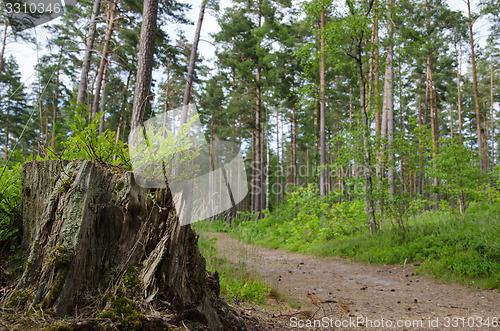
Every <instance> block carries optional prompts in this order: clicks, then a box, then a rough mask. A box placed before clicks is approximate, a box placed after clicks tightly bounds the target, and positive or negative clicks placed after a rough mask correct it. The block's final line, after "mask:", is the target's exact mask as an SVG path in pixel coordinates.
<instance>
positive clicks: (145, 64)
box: [130, 0, 159, 129]
mask: <svg viewBox="0 0 500 331" xmlns="http://www.w3.org/2000/svg"><path fill="white" fill-rule="evenodd" d="M158 1H159V0H144V6H143V12H142V17H143V19H142V26H141V36H140V42H139V57H138V59H137V78H136V84H135V93H134V105H133V108H132V121H131V124H130V128H131V129H134V128H135V127H137V126H141V125H142V124H143V122H144V114H145V113H146V111H145V110H146V109H147V105H148V104H149V100H148V98H149V97H150V88H151V79H152V72H153V59H154V48H155V39H156V21H157V17H158Z"/></svg>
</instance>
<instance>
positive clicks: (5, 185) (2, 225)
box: [0, 163, 21, 253]
mask: <svg viewBox="0 0 500 331" xmlns="http://www.w3.org/2000/svg"><path fill="white" fill-rule="evenodd" d="M0 172H3V174H2V176H1V177H0V253H5V252H6V251H7V250H11V251H12V250H14V248H15V242H16V238H17V234H18V231H19V229H18V226H19V222H20V217H21V210H20V205H21V203H20V187H21V176H20V173H21V164H20V163H17V164H14V165H13V166H10V167H7V166H2V167H1V168H0Z"/></svg>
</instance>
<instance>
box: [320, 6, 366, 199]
mask: <svg viewBox="0 0 500 331" xmlns="http://www.w3.org/2000/svg"><path fill="white" fill-rule="evenodd" d="M320 15H321V23H320V32H319V33H320V42H319V52H320V60H319V84H320V90H321V96H320V98H321V99H320V111H319V135H320V139H319V140H320V142H319V144H320V151H319V153H320V161H319V166H320V169H321V170H320V175H319V192H320V195H322V196H323V195H326V193H327V190H326V185H327V183H326V169H325V167H326V132H325V125H326V81H325V76H326V75H325V35H324V33H325V9H324V6H323V7H322V9H321V14H320ZM363 94H364V90H363ZM362 98H363V99H364V95H363V97H362Z"/></svg>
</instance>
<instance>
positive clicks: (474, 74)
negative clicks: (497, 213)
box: [467, 0, 486, 171]
mask: <svg viewBox="0 0 500 331" xmlns="http://www.w3.org/2000/svg"><path fill="white" fill-rule="evenodd" d="M467 12H468V14H469V34H470V51H471V61H472V77H473V83H474V106H475V110H476V129H477V147H478V151H479V157H480V159H481V161H480V164H481V169H483V170H484V171H486V167H485V160H484V151H483V148H484V146H483V139H482V135H481V114H480V109H479V92H478V89H477V69H476V56H475V53H474V34H473V32H472V25H473V22H472V16H471V12H470V0H467Z"/></svg>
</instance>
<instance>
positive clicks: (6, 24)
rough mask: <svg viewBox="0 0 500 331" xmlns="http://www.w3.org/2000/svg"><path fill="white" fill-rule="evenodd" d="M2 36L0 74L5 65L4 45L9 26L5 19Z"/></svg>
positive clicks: (5, 44)
mask: <svg viewBox="0 0 500 331" xmlns="http://www.w3.org/2000/svg"><path fill="white" fill-rule="evenodd" d="M3 23H4V27H3V38H2V50H1V51H0V74H1V73H2V72H3V67H4V66H5V59H4V56H5V47H6V46H7V30H8V28H9V21H8V20H7V19H5V20H4V21H3Z"/></svg>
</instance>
